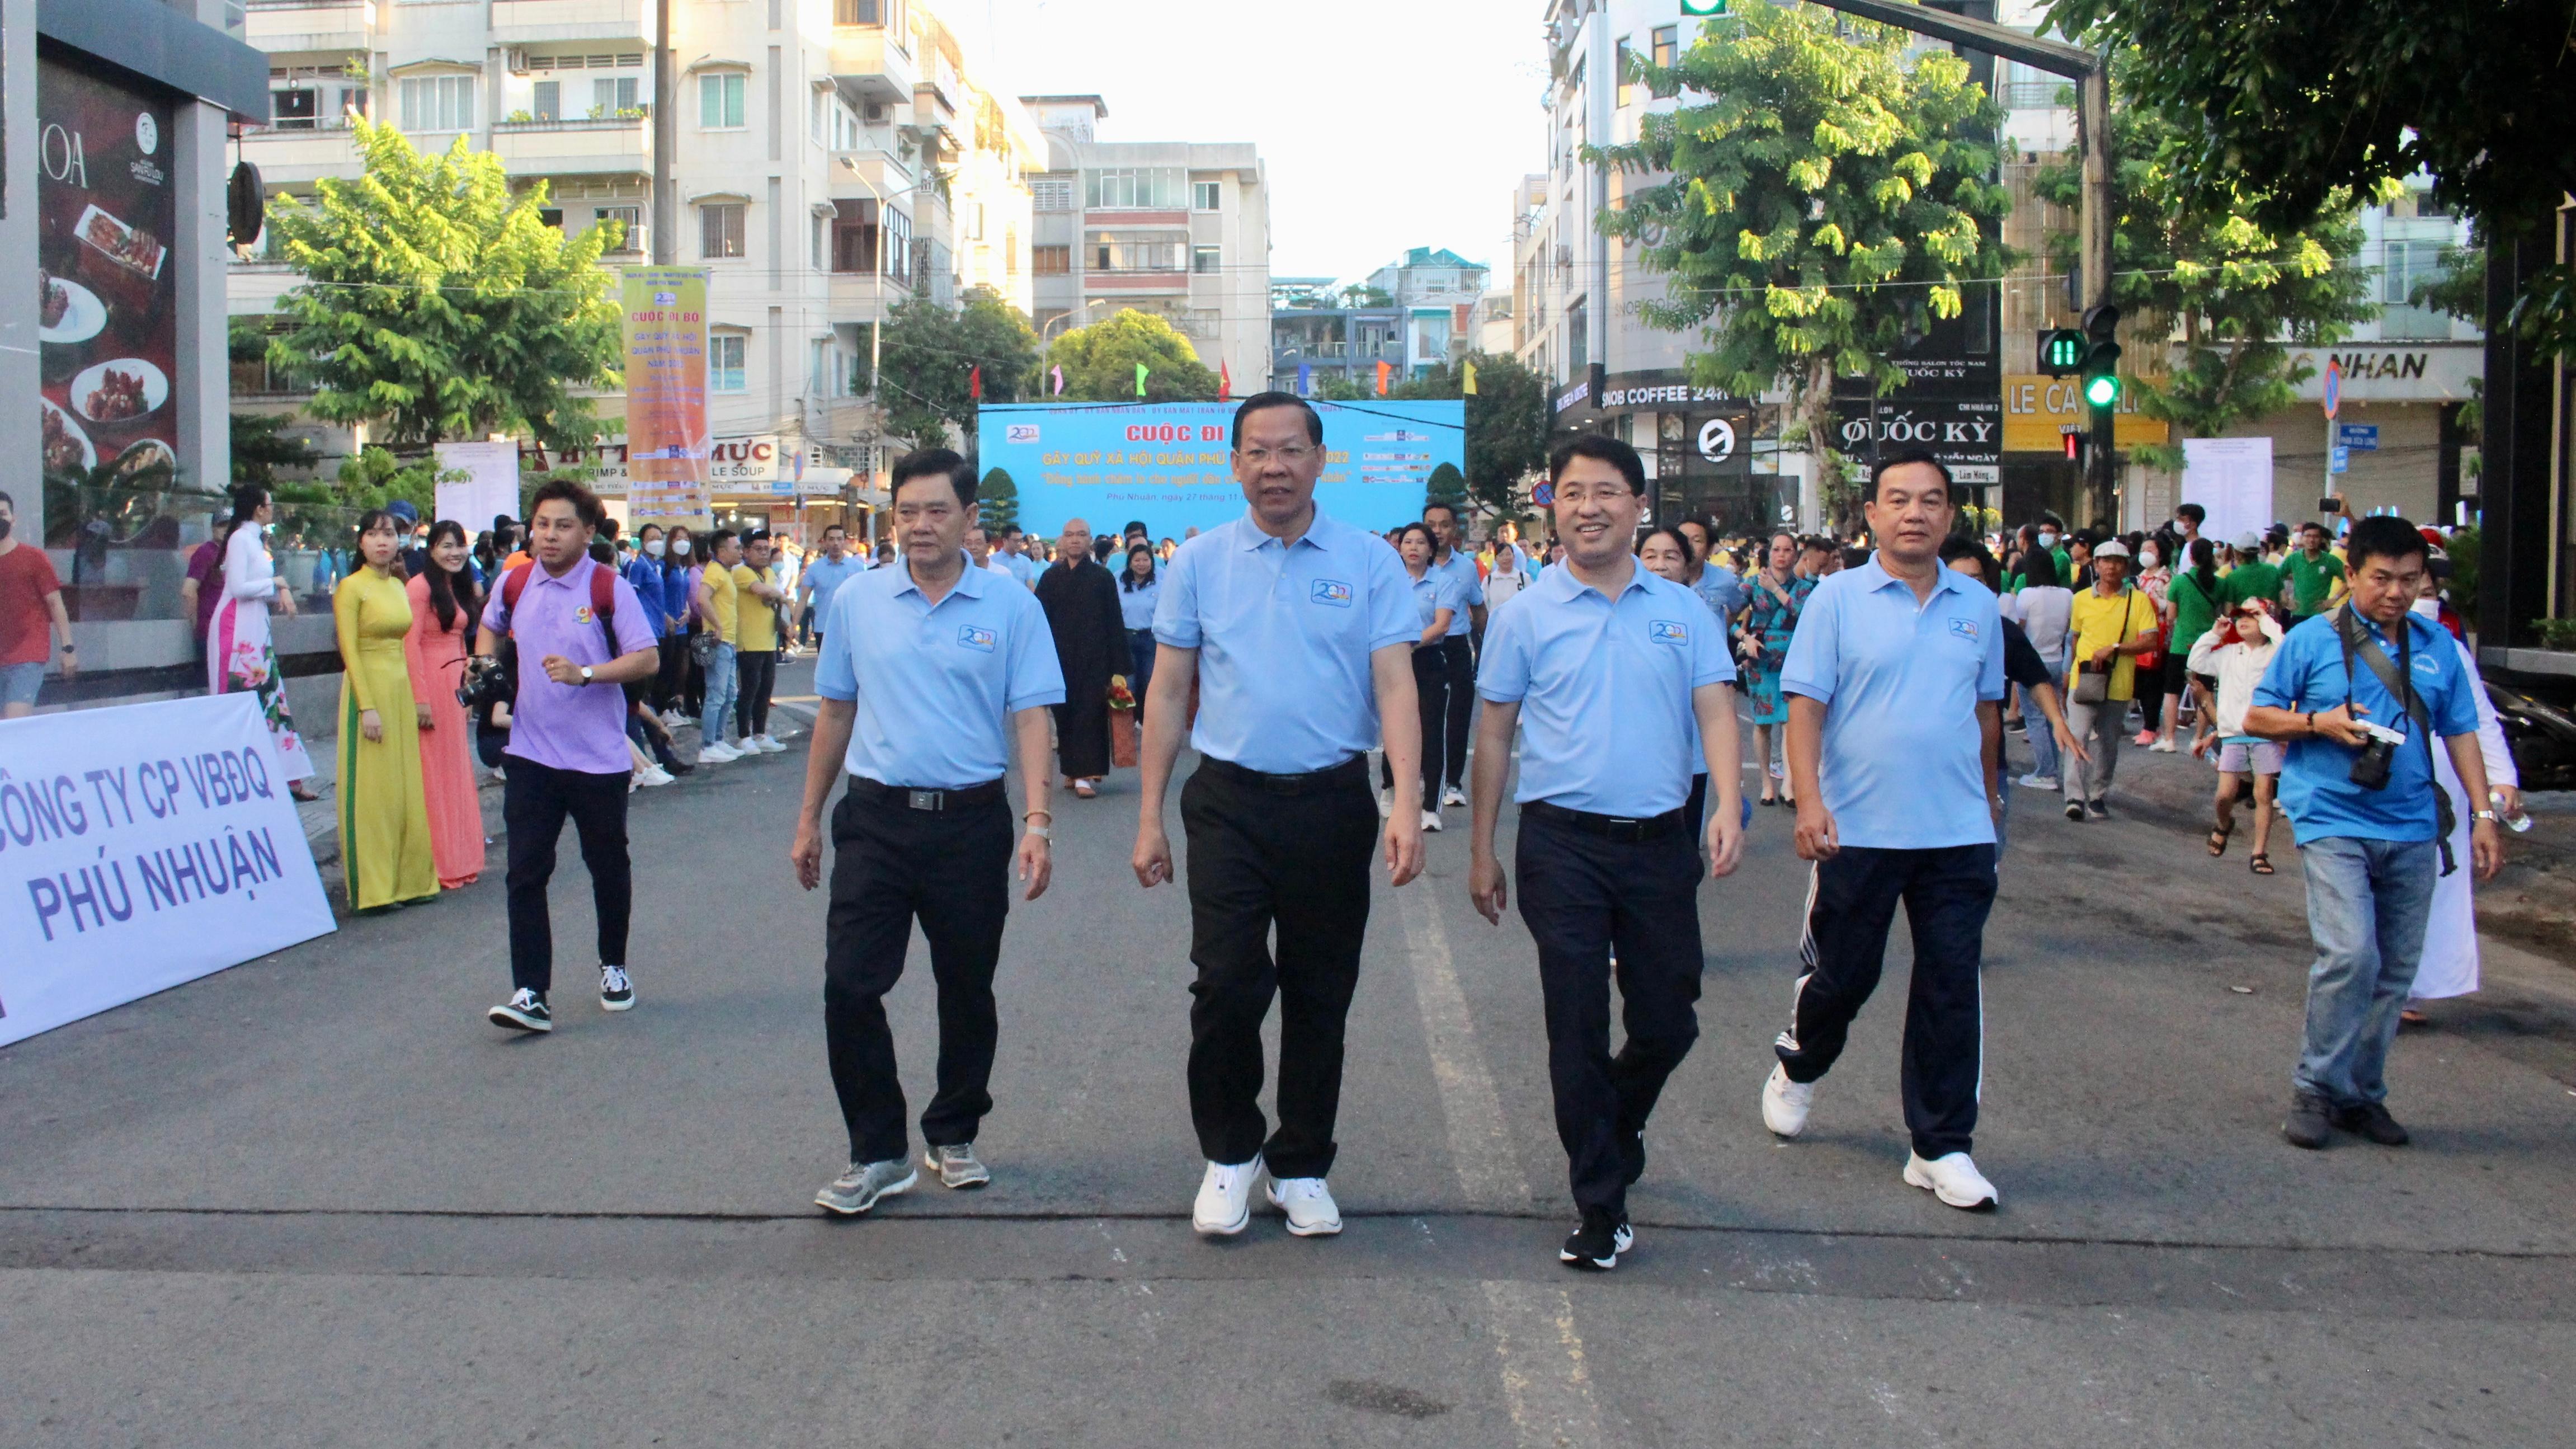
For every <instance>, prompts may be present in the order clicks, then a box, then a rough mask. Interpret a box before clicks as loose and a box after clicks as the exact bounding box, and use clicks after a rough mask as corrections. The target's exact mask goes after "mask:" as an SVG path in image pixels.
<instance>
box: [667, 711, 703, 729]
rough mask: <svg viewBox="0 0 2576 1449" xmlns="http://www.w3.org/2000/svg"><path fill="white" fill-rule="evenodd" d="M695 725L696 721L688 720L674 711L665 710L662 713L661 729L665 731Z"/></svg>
mask: <svg viewBox="0 0 2576 1449" xmlns="http://www.w3.org/2000/svg"><path fill="white" fill-rule="evenodd" d="M696 723H697V721H696V720H693V719H690V718H689V717H688V716H686V715H684V714H682V713H680V712H679V711H678V710H676V709H666V710H664V711H662V728H664V729H666V730H675V729H678V728H679V727H680V726H682V725H693V724H696Z"/></svg>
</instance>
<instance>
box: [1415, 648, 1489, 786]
mask: <svg viewBox="0 0 2576 1449" xmlns="http://www.w3.org/2000/svg"><path fill="white" fill-rule="evenodd" d="M1440 650H1441V654H1442V656H1443V658H1444V660H1445V661H1446V663H1447V664H1448V666H1449V697H1448V699H1447V701H1446V702H1445V703H1444V704H1443V706H1442V711H1441V712H1442V714H1443V715H1444V716H1445V717H1446V723H1447V725H1448V729H1447V731H1446V732H1445V734H1444V736H1443V743H1444V744H1445V745H1446V746H1447V748H1446V749H1444V750H1443V751H1442V752H1441V762H1442V775H1441V778H1442V779H1444V780H1446V781H1447V782H1448V783H1449V784H1452V785H1455V784H1457V783H1458V782H1460V781H1461V780H1464V779H1466V778H1467V741H1468V739H1469V738H1470V737H1471V736H1472V735H1473V734H1474V733H1475V730H1476V646H1475V643H1474V641H1473V640H1471V639H1470V638H1468V636H1466V635H1464V634H1452V635H1450V636H1449V637H1448V638H1446V639H1443V640H1441V641H1440ZM1430 709H1431V707H1430V706H1429V705H1427V704H1426V705H1424V706H1423V718H1424V719H1426V720H1427V719H1430V718H1432V715H1431V713H1430ZM1422 754H1423V758H1424V759H1426V760H1428V759H1429V758H1430V757H1431V752H1430V751H1429V750H1427V749H1426V750H1424V751H1423V752H1422ZM1424 768H1426V769H1427V768H1429V767H1428V766H1427V765H1426V766H1425V767H1424ZM1422 803H1423V804H1425V805H1429V806H1431V807H1433V808H1435V809H1437V808H1438V807H1439V804H1440V800H1439V797H1438V796H1436V795H1434V794H1432V793H1431V792H1430V791H1429V790H1425V791H1423V792H1422Z"/></svg>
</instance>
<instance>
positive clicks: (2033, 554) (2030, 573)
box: [2021, 548, 2057, 589]
mask: <svg viewBox="0 0 2576 1449" xmlns="http://www.w3.org/2000/svg"><path fill="white" fill-rule="evenodd" d="M2021 586H2022V587H2023V588H2025V589H2053V588H2056V587H2057V555H2055V554H2053V553H2050V552H2049V551H2048V550H2047V549H2044V548H2034V549H2032V550H2031V551H2030V552H2028V553H2025V554H2023V555H2022V556H2021Z"/></svg>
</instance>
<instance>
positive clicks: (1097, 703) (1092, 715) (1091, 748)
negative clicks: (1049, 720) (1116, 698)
mask: <svg viewBox="0 0 2576 1449" xmlns="http://www.w3.org/2000/svg"><path fill="white" fill-rule="evenodd" d="M1107 691H1108V686H1107V685H1106V684H1105V683H1104V684H1103V685H1102V686H1101V689H1100V691H1099V692H1096V693H1095V692H1093V691H1091V690H1087V689H1081V690H1076V691H1075V693H1076V694H1077V695H1078V696H1079V697H1078V698H1075V699H1071V700H1068V701H1066V702H1065V703H1063V704H1059V705H1056V706H1054V709H1055V763H1056V768H1057V769H1059V770H1062V771H1063V772H1064V773H1065V777H1066V778H1067V779H1073V780H1097V779H1100V778H1102V777H1104V776H1106V775H1107V774H1108V773H1109V759H1110V749H1109V695H1108V692H1107Z"/></svg>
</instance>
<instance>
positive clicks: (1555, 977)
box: [1467, 434, 1744, 1270]
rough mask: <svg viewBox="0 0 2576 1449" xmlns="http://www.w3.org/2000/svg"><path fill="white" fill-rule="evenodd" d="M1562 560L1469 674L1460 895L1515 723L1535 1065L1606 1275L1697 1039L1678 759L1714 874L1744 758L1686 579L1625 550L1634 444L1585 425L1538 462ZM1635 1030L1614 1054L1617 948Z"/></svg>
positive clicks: (1476, 880) (1488, 839) (1625, 1242)
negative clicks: (1661, 573) (1537, 1003)
mask: <svg viewBox="0 0 2576 1449" xmlns="http://www.w3.org/2000/svg"><path fill="white" fill-rule="evenodd" d="M1548 477H1549V480H1550V481H1551V482H1552V483H1554V484H1555V486H1556V500H1555V502H1554V504H1553V505H1552V506H1553V508H1554V510H1555V513H1556V532H1557V536H1558V537H1559V538H1563V539H1567V540H1569V542H1568V544H1567V548H1566V559H1565V567H1563V568H1557V569H1550V570H1548V571H1547V573H1546V574H1544V575H1543V576H1541V577H1540V579H1539V580H1538V582H1536V583H1534V584H1532V585H1530V586H1529V587H1528V588H1526V589H1523V590H1521V591H1520V592H1519V593H1517V594H1515V595H1513V596H1512V597H1511V598H1510V599H1507V600H1505V601H1504V602H1503V605H1502V607H1501V608H1499V609H1497V610H1495V612H1494V622H1493V627H1492V628H1490V629H1489V630H1487V631H1486V634H1485V648H1484V663H1483V668H1482V672H1481V673H1480V675H1479V677H1478V679H1477V691H1478V692H1479V693H1481V694H1482V695H1484V697H1485V705H1484V712H1483V715H1482V717H1481V718H1480V719H1479V720H1478V723H1477V726H1476V774H1475V784H1476V790H1475V802H1476V803H1475V828H1474V834H1473V836H1472V837H1471V838H1472V841H1473V852H1472V861H1471V863H1470V865H1469V867H1468V872H1467V881H1468V890H1469V893H1470V894H1471V896H1472V897H1473V899H1474V900H1475V903H1476V909H1477V910H1478V911H1480V912H1482V913H1483V914H1484V917H1485V919H1486V920H1488V921H1493V922H1496V923H1499V922H1500V921H1501V920H1502V914H1503V909H1504V906H1505V904H1506V887H1505V882H1504V878H1503V867H1502V863H1501V862H1500V861H1499V860H1497V859H1496V858H1495V856H1494V823H1495V821H1496V819H1497V818H1498V817H1499V816H1500V815H1501V814H1502V798H1503V779H1504V777H1505V776H1506V775H1508V774H1509V773H1510V772H1511V763H1512V731H1513V729H1514V728H1515V727H1519V728H1520V729H1521V773H1520V792H1519V800H1520V806H1521V811H1520V841H1519V847H1518V850H1517V852H1516V858H1515V859H1514V862H1513V869H1514V871H1515V872H1516V873H1517V874H1518V875H1519V876H1520V882H1521V920H1522V921H1523V922H1524V923H1525V924H1527V925H1528V927H1529V932H1530V936H1531V938H1532V939H1533V940H1534V941H1536V942H1537V944H1538V973H1539V984H1540V988H1541V989H1542V990H1543V991H1544V992H1545V993H1546V998H1547V1043H1548V1051H1547V1059H1548V1080H1549V1085H1550V1086H1551V1088H1552V1089H1553V1090H1554V1093H1555V1098H1556V1133H1557V1138H1558V1140H1559V1141H1561V1142H1562V1143H1563V1144H1564V1145H1565V1156H1566V1163H1567V1170H1568V1176H1569V1178H1570V1179H1571V1181H1572V1185H1573V1191H1574V1204H1575V1207H1576V1209H1577V1210H1578V1211H1579V1212H1580V1213H1581V1216H1582V1221H1581V1222H1580V1223H1579V1224H1578V1225H1577V1226H1576V1228H1575V1231H1574V1234H1573V1236H1571V1237H1569V1238H1567V1239H1566V1241H1565V1246H1564V1247H1563V1248H1562V1249H1561V1250H1559V1252H1558V1254H1557V1258H1558V1261H1560V1262H1563V1263H1565V1264H1567V1265H1568V1266H1571V1267H1575V1268H1582V1269H1591V1270H1606V1269H1610V1268H1614V1267H1617V1266H1618V1263H1619V1254H1621V1253H1622V1252H1625V1251H1626V1250H1627V1248H1628V1246H1629V1243H1630V1241H1631V1239H1632V1236H1633V1235H1632V1234H1631V1233H1630V1231H1629V1228H1628V1186H1629V1184H1631V1183H1633V1182H1635V1181H1636V1180H1637V1179H1638V1178H1639V1177H1640V1176H1642V1175H1643V1174H1644V1172H1645V1170H1646V1151H1645V1132H1646V1118H1647V1115H1648V1114H1649V1113H1651V1112H1652V1111H1653V1110H1654V1107H1655V1099H1656V1098H1657V1097H1658V1096H1659V1095H1661V1093H1662V1092H1663V1089H1664V1079H1665V1078H1667V1077H1669V1076H1671V1075H1672V1072H1673V1069H1674V1068H1675V1067H1678V1066H1680V1065H1681V1062H1682V1058H1683V1057H1684V1056H1686V1055H1688V1054H1689V1052H1690V1048H1691V1043H1692V1042H1694V1041H1696V1040H1697V1039H1698V1037H1699V1017H1698V1014H1697V1012H1696V1011H1695V1010H1694V1009H1693V1003H1695V1002H1697V1001H1698V1000H1699V979H1700V964H1701V963H1700V936H1699V899H1698V894H1699V882H1700V859H1699V850H1698V848H1697V845H1698V842H1697V841H1696V840H1695V839H1694V837H1695V836H1696V835H1698V834H1699V831H1698V829H1697V825H1698V821H1697V818H1696V817H1695V816H1694V815H1693V814H1692V813H1691V811H1690V809H1689V808H1688V801H1689V798H1690V792H1691V777H1692V775H1693V774H1694V773H1695V771H1694V769H1693V768H1692V764H1691V762H1692V761H1694V760H1697V761H1701V762H1704V767H1705V768H1706V769H1707V771H1708V775H1709V780H1710V783H1711V784H1712V785H1713V786H1715V787H1716V790H1717V809H1716V811H1715V812H1714V814H1712V815H1711V817H1710V820H1709V826H1708V830H1707V845H1708V852H1709V874H1710V875H1711V876H1721V875H1725V874H1727V873H1728V872H1730V871H1732V870H1734V869H1735V865H1736V861H1737V858H1738V857H1739V856H1740V855H1741V854H1742V852H1743V848H1744V823H1743V819H1744V817H1743V806H1742V803H1741V802H1742V800H1743V773H1744V772H1743V769H1742V768H1741V766H1740V764H1739V761H1741V760H1742V758H1743V756H1742V755H1741V754H1740V753H1738V750H1737V745H1736V737H1735V701H1734V696H1733V693H1732V692H1731V691H1730V690H1728V689H1727V687H1726V686H1727V682H1728V681H1730V680H1732V679H1734V678H1735V666H1734V665H1733V663H1731V662H1730V661H1729V660H1728V658H1727V650H1726V631H1725V630H1724V629H1723V628H1721V627H1719V625H1718V622H1717V621H1716V620H1714V619H1711V618H1709V617H1708V611H1707V610H1706V609H1704V608H1702V607H1701V606H1700V602H1699V600H1698V599H1697V598H1695V597H1693V596H1692V594H1691V592H1690V591H1689V590H1688V589H1686V588H1684V587H1682V586H1681V585H1679V584H1676V583H1670V582H1667V581H1666V580H1663V579H1660V578H1657V577H1655V576H1654V575H1653V574H1650V573H1648V572H1646V571H1645V570H1644V569H1642V568H1640V567H1638V566H1637V559H1636V556H1635V554H1633V553H1632V552H1630V550H1629V540H1630V539H1633V538H1635V537H1636V536H1637V526H1638V524H1639V522H1640V521H1641V520H1642V519H1643V518H1644V516H1645V511H1646V468H1645V464H1644V463H1643V462H1642V461H1640V460H1639V459H1638V457H1637V450H1636V449H1634V448H1631V447H1629V446H1628V445H1627V444H1626V443H1623V442H1620V441H1618V440H1617V439H1615V438H1608V437H1602V436H1599V435H1597V434H1586V435H1583V436H1581V437H1577V438H1575V439H1573V440H1571V441H1569V442H1567V443H1566V444H1565V445H1564V446H1562V447H1560V448H1558V449H1557V450H1556V455H1555V456H1554V457H1553V458H1552V459H1550V460H1549V467H1548ZM1614 947H1615V949H1616V950H1617V952H1618V969H1617V975H1618V978H1619V993H1620V995H1621V996H1622V997H1623V998H1624V999H1625V1002H1626V1005H1625V1009H1624V1013H1623V1015H1624V1018H1625V1021H1626V1023H1627V1029H1628V1040H1627V1043H1626V1045H1624V1046H1622V1047H1621V1048H1620V1051H1619V1055H1618V1056H1617V1058H1615V1059H1613V1058H1612V1057H1611V1055H1610V978H1611V974H1612V970H1611V964H1610V963H1611V952H1612V950H1613V949H1614Z"/></svg>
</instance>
